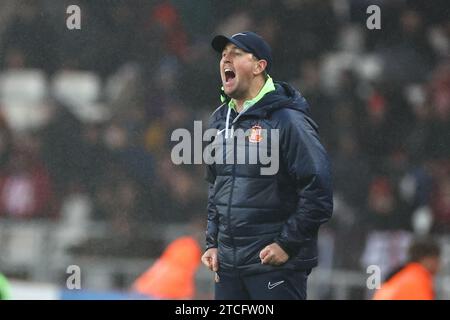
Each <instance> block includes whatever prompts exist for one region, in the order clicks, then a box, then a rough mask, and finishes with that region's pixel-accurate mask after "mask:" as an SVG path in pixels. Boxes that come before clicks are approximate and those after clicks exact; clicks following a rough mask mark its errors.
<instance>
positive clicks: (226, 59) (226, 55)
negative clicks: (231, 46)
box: [222, 52, 231, 63]
mask: <svg viewBox="0 0 450 320" xmlns="http://www.w3.org/2000/svg"><path fill="white" fill-rule="evenodd" d="M222 62H223V63H225V62H231V56H230V54H229V53H228V52H224V53H222Z"/></svg>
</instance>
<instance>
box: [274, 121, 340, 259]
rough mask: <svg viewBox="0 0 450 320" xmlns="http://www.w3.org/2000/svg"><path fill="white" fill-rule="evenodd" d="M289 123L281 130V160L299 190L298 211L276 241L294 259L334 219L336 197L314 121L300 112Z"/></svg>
mask: <svg viewBox="0 0 450 320" xmlns="http://www.w3.org/2000/svg"><path fill="white" fill-rule="evenodd" d="M286 122H287V123H286V125H284V126H283V127H282V128H280V157H281V163H282V164H283V165H284V166H285V168H286V170H287V171H288V174H289V176H290V177H291V181H292V183H293V184H294V185H293V187H295V188H296V192H297V208H296V209H295V211H294V212H293V213H292V214H291V215H290V217H289V218H288V220H287V221H286V223H285V224H284V226H283V229H282V231H281V233H280V234H279V236H278V237H277V238H276V239H275V242H276V243H278V244H279V245H280V246H281V247H282V248H283V249H284V250H285V251H286V252H287V253H288V254H289V256H294V255H296V253H297V252H298V251H299V250H300V249H301V247H302V245H304V244H305V243H307V242H310V241H316V238H317V233H318V230H319V227H320V225H321V224H323V223H325V222H326V221H328V220H329V219H330V217H331V214H332V211H333V195H332V186H331V173H330V164H329V160H328V156H327V154H326V151H325V149H324V148H323V146H322V144H321V143H320V141H319V137H318V135H317V132H316V130H315V128H314V126H315V124H314V122H312V120H310V119H309V118H307V117H305V116H304V115H303V114H301V113H300V112H298V113H296V114H295V115H294V116H292V117H289V120H287V121H286Z"/></svg>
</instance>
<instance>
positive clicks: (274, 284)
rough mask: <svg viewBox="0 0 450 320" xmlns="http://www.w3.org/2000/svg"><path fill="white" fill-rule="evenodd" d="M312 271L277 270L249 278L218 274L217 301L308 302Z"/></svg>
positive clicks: (216, 284) (216, 285)
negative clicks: (307, 291) (308, 288)
mask: <svg viewBox="0 0 450 320" xmlns="http://www.w3.org/2000/svg"><path fill="white" fill-rule="evenodd" d="M310 272H311V271H310V270H308V271H300V270H298V271H294V270H281V269H280V270H277V271H272V272H267V273H261V274H256V275H249V276H239V275H237V274H236V275H234V274H228V273H222V272H220V271H219V272H218V279H217V280H218V282H217V280H216V283H215V297H214V298H215V299H216V300H306V281H307V279H308V275H309V273H310Z"/></svg>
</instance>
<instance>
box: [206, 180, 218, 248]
mask: <svg viewBox="0 0 450 320" xmlns="http://www.w3.org/2000/svg"><path fill="white" fill-rule="evenodd" d="M213 196H214V184H212V183H209V184H208V206H207V209H208V221H207V225H206V250H208V249H209V248H217V233H218V230H219V221H218V219H219V215H218V213H217V208H216V205H215V204H214V201H213Z"/></svg>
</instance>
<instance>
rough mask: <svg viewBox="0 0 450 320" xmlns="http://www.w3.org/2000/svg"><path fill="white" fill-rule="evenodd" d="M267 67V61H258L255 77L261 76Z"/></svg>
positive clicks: (254, 69)
mask: <svg viewBox="0 0 450 320" xmlns="http://www.w3.org/2000/svg"><path fill="white" fill-rule="evenodd" d="M266 67H267V61H266V60H258V61H256V63H255V67H254V68H253V74H254V75H255V76H257V75H259V74H261V73H263V72H264V70H266Z"/></svg>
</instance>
